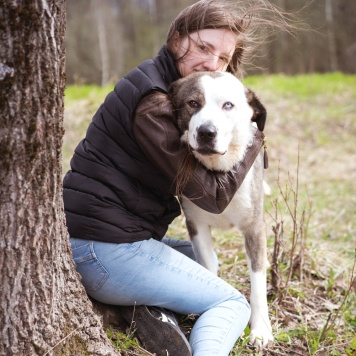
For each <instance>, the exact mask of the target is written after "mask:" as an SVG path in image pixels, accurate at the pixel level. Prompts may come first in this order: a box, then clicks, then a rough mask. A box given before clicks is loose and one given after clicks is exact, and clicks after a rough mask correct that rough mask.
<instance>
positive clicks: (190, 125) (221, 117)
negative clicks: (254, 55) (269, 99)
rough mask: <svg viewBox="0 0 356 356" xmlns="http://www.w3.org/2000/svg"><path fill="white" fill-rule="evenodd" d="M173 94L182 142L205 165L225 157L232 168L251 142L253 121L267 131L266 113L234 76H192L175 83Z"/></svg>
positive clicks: (172, 89)
mask: <svg viewBox="0 0 356 356" xmlns="http://www.w3.org/2000/svg"><path fill="white" fill-rule="evenodd" d="M170 94H171V99H172V103H173V106H174V108H175V110H176V118H177V125H178V127H179V130H180V131H181V135H182V140H183V141H185V142H186V143H187V144H188V145H189V146H190V148H191V150H192V152H193V153H194V155H195V156H196V157H197V158H198V159H199V160H200V161H202V162H203V163H206V162H207V161H209V160H210V161H211V159H213V158H214V159H215V160H216V159H218V160H219V161H220V162H221V160H222V158H221V157H222V156H224V158H223V160H225V161H226V160H228V163H227V164H228V165H230V166H231V165H233V163H235V162H237V161H238V160H240V159H242V157H243V154H244V151H245V148H246V147H247V145H248V143H249V142H250V141H251V139H252V136H253V132H254V129H253V121H255V122H256V124H257V126H258V128H259V129H260V130H263V128H264V123H265V120H266V110H265V109H264V107H263V105H262V104H261V103H260V101H259V100H258V99H257V97H256V96H255V95H254V93H253V92H252V91H250V90H248V89H246V88H245V87H244V86H243V84H242V83H241V82H240V81H239V80H238V79H237V78H236V77H234V76H233V75H232V74H229V73H226V72H199V73H193V74H191V75H189V76H187V77H185V78H182V79H180V80H178V81H176V82H174V83H173V84H172V85H171V87H170ZM206 165H207V166H208V168H211V169H217V168H218V169H221V167H216V165H214V164H213V165H212V166H209V164H206ZM225 166H226V165H225Z"/></svg>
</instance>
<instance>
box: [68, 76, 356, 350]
mask: <svg viewBox="0 0 356 356" xmlns="http://www.w3.org/2000/svg"><path fill="white" fill-rule="evenodd" d="M244 82H245V84H246V85H247V86H248V87H250V88H251V89H252V90H254V91H255V92H256V93H257V94H258V96H259V97H260V99H261V101H262V102H263V103H264V105H265V106H266V108H267V111H268V120H267V124H266V128H265V133H266V135H267V138H268V141H267V145H268V153H269V161H270V167H269V169H268V170H266V171H265V175H266V180H267V182H268V183H269V185H270V186H271V188H272V195H271V196H269V197H266V199H265V210H266V214H265V220H266V231H267V236H268V250H269V259H270V261H272V252H273V247H274V245H275V243H276V242H275V236H274V233H273V232H272V226H273V225H275V224H276V221H275V214H276V209H277V210H278V221H283V224H284V225H283V226H284V241H283V246H282V247H283V248H282V251H281V254H280V257H279V260H278V266H279V273H280V278H281V280H282V282H283V283H282V288H281V290H280V291H279V292H276V291H275V290H273V289H270V290H269V295H268V298H269V301H270V313H271V319H272V326H273V330H274V333H275V339H276V342H275V343H274V345H273V347H272V348H271V350H270V351H268V350H265V351H261V352H259V353H257V354H259V355H282V354H283V355H289V354H290V355H292V354H295V355H353V354H355V353H356V337H355V334H356V297H355V287H353V289H352V288H351V289H350V285H351V277H352V276H351V273H352V266H353V263H354V259H355V247H356V224H355V216H356V139H355V138H356V76H354V75H345V74H341V73H330V74H323V75H322V74H313V75H298V76H292V77H287V76H283V75H271V76H258V77H248V78H246V79H245V80H244ZM112 88H113V85H111V86H108V87H106V88H99V87H95V86H75V87H72V86H70V87H68V88H67V90H66V97H65V129H66V134H65V137H64V146H63V171H64V172H65V171H66V170H67V169H68V167H69V160H70V157H71V155H72V153H73V150H74V148H75V146H76V145H77V143H78V141H79V140H80V139H81V138H82V137H84V135H85V130H86V127H87V126H88V123H89V122H90V120H91V118H92V116H93V114H94V113H95V111H96V109H97V108H98V106H99V105H100V103H101V102H102V101H103V100H104V98H105V96H106V94H107V93H108V92H109V91H110V90H112ZM298 156H299V166H298ZM297 171H298V174H297ZM297 178H298V190H299V192H298V209H297V215H296V221H297V224H298V226H302V227H303V226H304V227H305V225H307V227H308V229H307V230H306V232H305V235H303V236H302V237H300V238H299V240H297V243H296V253H297V254H300V255H301V256H302V257H303V261H302V262H301V268H299V269H296V270H295V271H293V274H292V278H291V280H290V281H289V282H288V283H286V281H287V274H288V272H289V269H290V268H291V259H290V251H291V245H292V233H291V231H292V226H293V218H292V217H291V216H290V214H289V213H288V210H287V208H286V203H285V201H284V200H283V198H282V195H281V192H280V190H279V186H280V187H281V189H282V191H284V190H285V189H286V187H287V188H288V189H292V190H293V189H294V190H295V189H296V187H297V185H296V182H297ZM292 196H293V194H291V195H290V198H289V201H288V203H289V204H291V205H293V203H294V202H293V199H291V198H292ZM309 210H310V211H309ZM303 214H304V220H305V219H306V218H308V219H309V223H308V224H306V221H304V222H303V219H302V218H303ZM303 224H304V225H303ZM168 234H169V236H174V237H179V238H186V236H187V232H186V228H185V224H184V218H183V217H180V218H178V219H176V220H175V221H174V222H173V224H172V225H171V227H170V229H169V231H168ZM214 236H215V241H216V251H217V253H218V256H219V260H220V263H221V267H220V276H221V277H222V278H224V279H226V280H227V281H228V282H229V283H231V284H232V285H233V286H235V287H236V288H238V289H240V290H241V292H243V293H244V294H245V295H246V296H247V297H248V296H249V276H248V271H247V263H246V258H245V254H244V244H243V239H242V237H241V235H240V234H239V233H238V232H237V231H235V230H232V231H226V232H222V231H218V230H216V231H215V230H214ZM302 242H303V244H302ZM294 257H295V256H294ZM294 262H295V260H294ZM300 271H302V276H300V275H299V272H300ZM301 277H302V278H301ZM353 278H355V276H353ZM301 279H302V280H301ZM268 281H269V285H270V284H271V277H270V275H269V276H268ZM285 283H286V285H285ZM280 293H282V294H283V298H282V300H281V301H279V300H278V296H279V295H280ZM285 313H286V314H285ZM328 320H331V321H332V323H330V322H328ZM247 330H248V329H247ZM113 337H114V339H115V340H119V342H120V343H121V341H122V340H121V338H122V335H120V336H119V337H117V336H115V335H114V336H113ZM124 339H125V338H124ZM129 340H130V339H129ZM247 341H248V336H247V335H246V336H245V337H244V338H242V339H240V340H239V341H238V342H237V344H236V346H235V348H234V349H233V350H232V352H231V354H230V356H233V355H249V354H256V351H255V350H253V349H251V348H249V347H248V345H247ZM115 342H116V341H115ZM124 343H125V342H124ZM128 344H129V345H131V344H130V341H128ZM120 345H121V344H120ZM118 347H121V346H118ZM130 347H131V346H130ZM133 347H134V346H133ZM125 352H126V354H127V355H131V354H130V348H129V350H128V351H125ZM134 354H135V353H132V355H134ZM137 354H139V352H138V353H137Z"/></svg>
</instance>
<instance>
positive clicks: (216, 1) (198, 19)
mask: <svg viewBox="0 0 356 356" xmlns="http://www.w3.org/2000/svg"><path fill="white" fill-rule="evenodd" d="M246 3H247V4H246ZM288 20H289V19H288V16H287V15H286V14H284V13H282V12H281V11H280V10H278V9H277V8H276V7H274V6H273V5H271V4H270V3H269V2H268V0H255V1H246V0H200V1H198V2H196V3H194V4H193V5H191V6H189V7H187V8H185V9H184V10H183V11H182V12H181V13H180V14H179V15H178V16H177V17H176V18H175V20H174V21H173V22H172V24H171V26H170V28H169V31H168V34H167V46H168V49H169V50H170V51H171V52H172V53H173V54H174V49H173V48H174V47H173V44H174V41H175V39H176V38H177V34H178V36H179V38H184V37H186V36H188V35H189V34H191V33H193V32H197V31H199V30H204V29H227V30H230V31H232V32H233V33H234V34H235V35H236V47H235V51H234V53H233V56H232V59H231V61H230V63H229V65H228V68H227V71H228V72H230V73H232V74H234V75H235V76H237V77H241V76H242V75H243V69H242V64H243V62H244V60H245V57H246V52H248V53H250V51H251V50H252V49H253V48H254V47H256V46H253V45H257V44H258V43H262V42H263V41H264V40H265V38H266V35H267V36H269V35H270V34H271V33H269V34H268V31H266V29H267V28H268V29H273V28H274V29H279V30H280V29H281V28H284V29H286V30H287V31H288V30H289V29H290V28H291V27H292V26H291V24H290V23H288ZM183 57H184V55H183ZM176 59H177V58H176ZM177 60H178V59H177Z"/></svg>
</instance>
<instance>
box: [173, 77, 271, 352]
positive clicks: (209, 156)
mask: <svg viewBox="0 0 356 356" xmlns="http://www.w3.org/2000/svg"><path fill="white" fill-rule="evenodd" d="M169 91H170V96H171V100H172V104H173V107H174V110H175V112H176V118H177V122H176V124H177V126H178V128H179V130H180V133H181V140H182V142H184V143H185V144H187V145H188V147H189V150H190V153H191V154H192V155H193V156H194V157H195V158H196V159H197V160H198V161H199V162H200V163H201V164H203V165H204V166H206V167H207V168H208V169H209V170H214V171H224V172H227V171H230V170H231V169H232V168H233V167H234V166H235V165H236V164H237V163H238V162H241V161H242V160H243V159H244V156H245V154H246V152H247V150H248V147H249V144H250V143H251V141H252V140H253V138H254V135H255V133H256V131H257V127H258V129H259V130H260V131H263V129H264V125H265V121H266V110H265V108H264V106H263V105H262V104H261V102H260V101H259V100H258V98H257V96H256V95H255V94H254V93H253V92H252V91H250V90H248V89H247V88H245V87H244V85H243V84H242V83H241V82H240V81H239V80H238V79H237V78H236V77H235V76H233V75H232V74H229V73H226V72H196V73H193V74H190V75H189V76H187V77H184V78H182V79H179V80H178V81H176V82H174V83H173V84H172V85H171V87H170V89H169ZM256 126H257V127H256ZM258 152H259V153H258V155H257V157H256V158H255V160H254V161H253V164H252V167H251V168H250V169H249V171H248V173H247V174H246V176H245V178H244V179H243V182H242V184H241V185H240V187H239V189H238V190H237V192H236V193H235V195H234V197H233V199H232V200H231V202H230V203H229V205H228V206H227V208H226V209H225V210H224V212H223V213H221V214H212V213H209V212H207V211H204V210H202V209H201V208H199V207H198V206H197V205H195V204H194V200H192V201H191V200H189V199H188V198H187V197H185V196H184V195H182V196H180V202H181V205H182V208H183V211H184V214H185V217H186V225H187V229H188V232H189V235H190V239H191V241H192V245H193V249H194V252H195V255H196V258H197V261H198V262H199V263H200V264H201V265H203V266H205V267H206V268H207V269H209V270H210V271H211V272H213V273H215V274H217V262H216V254H215V252H214V248H213V243H212V235H211V231H210V229H211V228H212V227H217V228H220V229H228V228H231V227H233V226H236V227H237V228H238V229H239V230H240V231H241V232H242V233H243V235H244V239H245V247H246V253H247V261H248V267H249V271H250V283H251V297H250V305H251V318H250V330H251V332H250V343H252V344H253V345H255V346H256V347H258V348H260V347H265V346H266V345H267V344H268V343H270V342H272V340H273V335H272V328H271V323H270V320H269V317H268V306H267V291H266V289H267V288H266V284H267V282H266V269H267V265H268V261H267V245H266V233H265V224H264V219H263V199H264V188H263V185H264V180H263V171H264V165H263V160H264V158H263V156H264V155H263V150H260V149H258ZM182 172H184V173H183V174H187V173H186V172H185V170H184V168H182ZM188 174H189V172H188ZM183 180H184V178H183Z"/></svg>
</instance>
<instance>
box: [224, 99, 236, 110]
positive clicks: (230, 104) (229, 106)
mask: <svg viewBox="0 0 356 356" xmlns="http://www.w3.org/2000/svg"><path fill="white" fill-rule="evenodd" d="M233 107H234V104H233V103H231V102H230V101H227V102H226V103H224V105H223V109H224V110H231V109H232V108H233Z"/></svg>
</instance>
